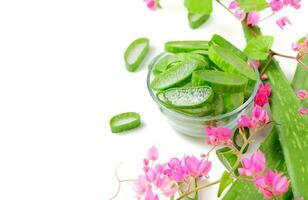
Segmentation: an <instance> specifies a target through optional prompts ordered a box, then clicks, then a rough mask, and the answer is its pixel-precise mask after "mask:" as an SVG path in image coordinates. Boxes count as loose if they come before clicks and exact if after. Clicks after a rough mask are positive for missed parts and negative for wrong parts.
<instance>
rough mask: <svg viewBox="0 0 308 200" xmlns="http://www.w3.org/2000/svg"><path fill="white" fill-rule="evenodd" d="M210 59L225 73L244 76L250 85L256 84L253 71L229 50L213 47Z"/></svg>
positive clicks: (210, 51) (210, 50)
mask: <svg viewBox="0 0 308 200" xmlns="http://www.w3.org/2000/svg"><path fill="white" fill-rule="evenodd" d="M209 57H210V59H211V61H212V62H214V63H215V64H216V65H217V66H218V67H219V68H220V69H222V70H223V71H225V72H229V73H232V74H239V75H241V76H244V77H246V78H247V79H248V84H251V85H254V84H255V82H256V80H257V77H256V74H255V72H254V71H253V69H252V68H251V67H250V66H249V65H248V64H247V63H246V62H245V61H244V60H242V59H241V58H240V57H238V56H237V55H236V54H234V53H233V52H232V51H230V50H229V49H226V48H223V47H219V46H216V45H211V47H210V48H209Z"/></svg>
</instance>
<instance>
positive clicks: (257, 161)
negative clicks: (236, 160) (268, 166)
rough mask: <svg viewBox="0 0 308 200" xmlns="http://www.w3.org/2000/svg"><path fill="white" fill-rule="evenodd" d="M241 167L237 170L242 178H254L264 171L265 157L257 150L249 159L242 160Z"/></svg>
mask: <svg viewBox="0 0 308 200" xmlns="http://www.w3.org/2000/svg"><path fill="white" fill-rule="evenodd" d="M242 166H243V167H242V168H239V169H238V171H239V173H240V174H241V175H242V176H256V175H257V174H259V173H261V172H262V171H263V170H264V169H265V156H264V154H263V153H262V152H261V151H259V150H258V151H256V152H255V153H254V154H253V155H252V156H251V157H250V158H243V159H242Z"/></svg>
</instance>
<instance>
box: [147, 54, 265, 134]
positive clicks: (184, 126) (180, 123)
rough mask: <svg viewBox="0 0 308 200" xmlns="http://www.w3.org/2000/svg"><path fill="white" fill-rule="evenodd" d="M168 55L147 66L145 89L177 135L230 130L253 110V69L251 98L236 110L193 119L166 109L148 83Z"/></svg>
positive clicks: (193, 117) (255, 69)
mask: <svg viewBox="0 0 308 200" xmlns="http://www.w3.org/2000/svg"><path fill="white" fill-rule="evenodd" d="M166 55H168V53H162V54H160V55H158V56H156V57H155V58H154V59H153V60H152V62H151V63H150V65H149V72H148V76H147V87H148V91H149V93H150V95H151V97H152V99H153V100H154V102H155V103H156V104H157V105H158V107H159V109H160V111H161V112H162V113H163V115H165V117H166V118H167V120H168V122H169V124H170V125H171V126H172V127H173V128H174V129H175V130H176V131H177V132H179V133H182V134H185V135H189V136H192V137H205V134H204V128H205V127H206V126H214V127H221V126H223V127H226V128H230V129H232V130H234V129H235V127H236V126H237V120H238V119H239V117H240V116H241V115H242V114H244V113H246V114H248V113H250V112H251V110H252V108H253V99H254V97H255V96H256V93H257V91H258V85H259V84H260V79H259V72H258V70H257V68H254V71H255V73H256V77H257V83H256V86H255V88H254V90H253V92H252V94H251V96H250V97H249V98H248V99H247V100H246V101H245V102H244V103H243V104H242V105H241V106H240V107H238V108H237V109H235V110H233V111H231V112H228V113H224V114H222V115H217V116H204V117H195V116H189V115H185V114H182V113H178V112H176V111H174V110H172V109H170V108H167V107H166V106H164V105H163V104H161V103H160V101H159V100H158V99H157V97H156V92H155V91H153V90H152V89H151V87H150V83H151V81H152V80H153V78H154V74H153V67H154V66H155V64H156V63H157V62H158V61H159V60H160V59H162V58H163V57H165V56H166Z"/></svg>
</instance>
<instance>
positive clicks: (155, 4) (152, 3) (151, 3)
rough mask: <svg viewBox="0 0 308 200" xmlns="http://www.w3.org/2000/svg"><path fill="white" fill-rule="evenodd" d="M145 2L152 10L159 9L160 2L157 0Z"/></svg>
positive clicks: (146, 0) (145, 0)
mask: <svg viewBox="0 0 308 200" xmlns="http://www.w3.org/2000/svg"><path fill="white" fill-rule="evenodd" d="M144 2H145V3H146V5H147V7H148V8H149V9H150V10H157V9H158V8H159V3H158V2H157V1H156V0H144Z"/></svg>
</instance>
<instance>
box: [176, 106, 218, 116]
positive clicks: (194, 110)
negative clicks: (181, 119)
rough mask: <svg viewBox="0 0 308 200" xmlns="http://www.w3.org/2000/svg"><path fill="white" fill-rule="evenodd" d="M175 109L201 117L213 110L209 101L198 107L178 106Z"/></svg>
mask: <svg viewBox="0 0 308 200" xmlns="http://www.w3.org/2000/svg"><path fill="white" fill-rule="evenodd" d="M176 111H177V112H180V113H183V114H186V115H190V116H195V117H203V116H206V115H209V114H211V113H212V112H213V106H212V105H211V104H210V103H207V104H204V105H203V106H202V107H200V108H182V109H179V108H178V109H176Z"/></svg>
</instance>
